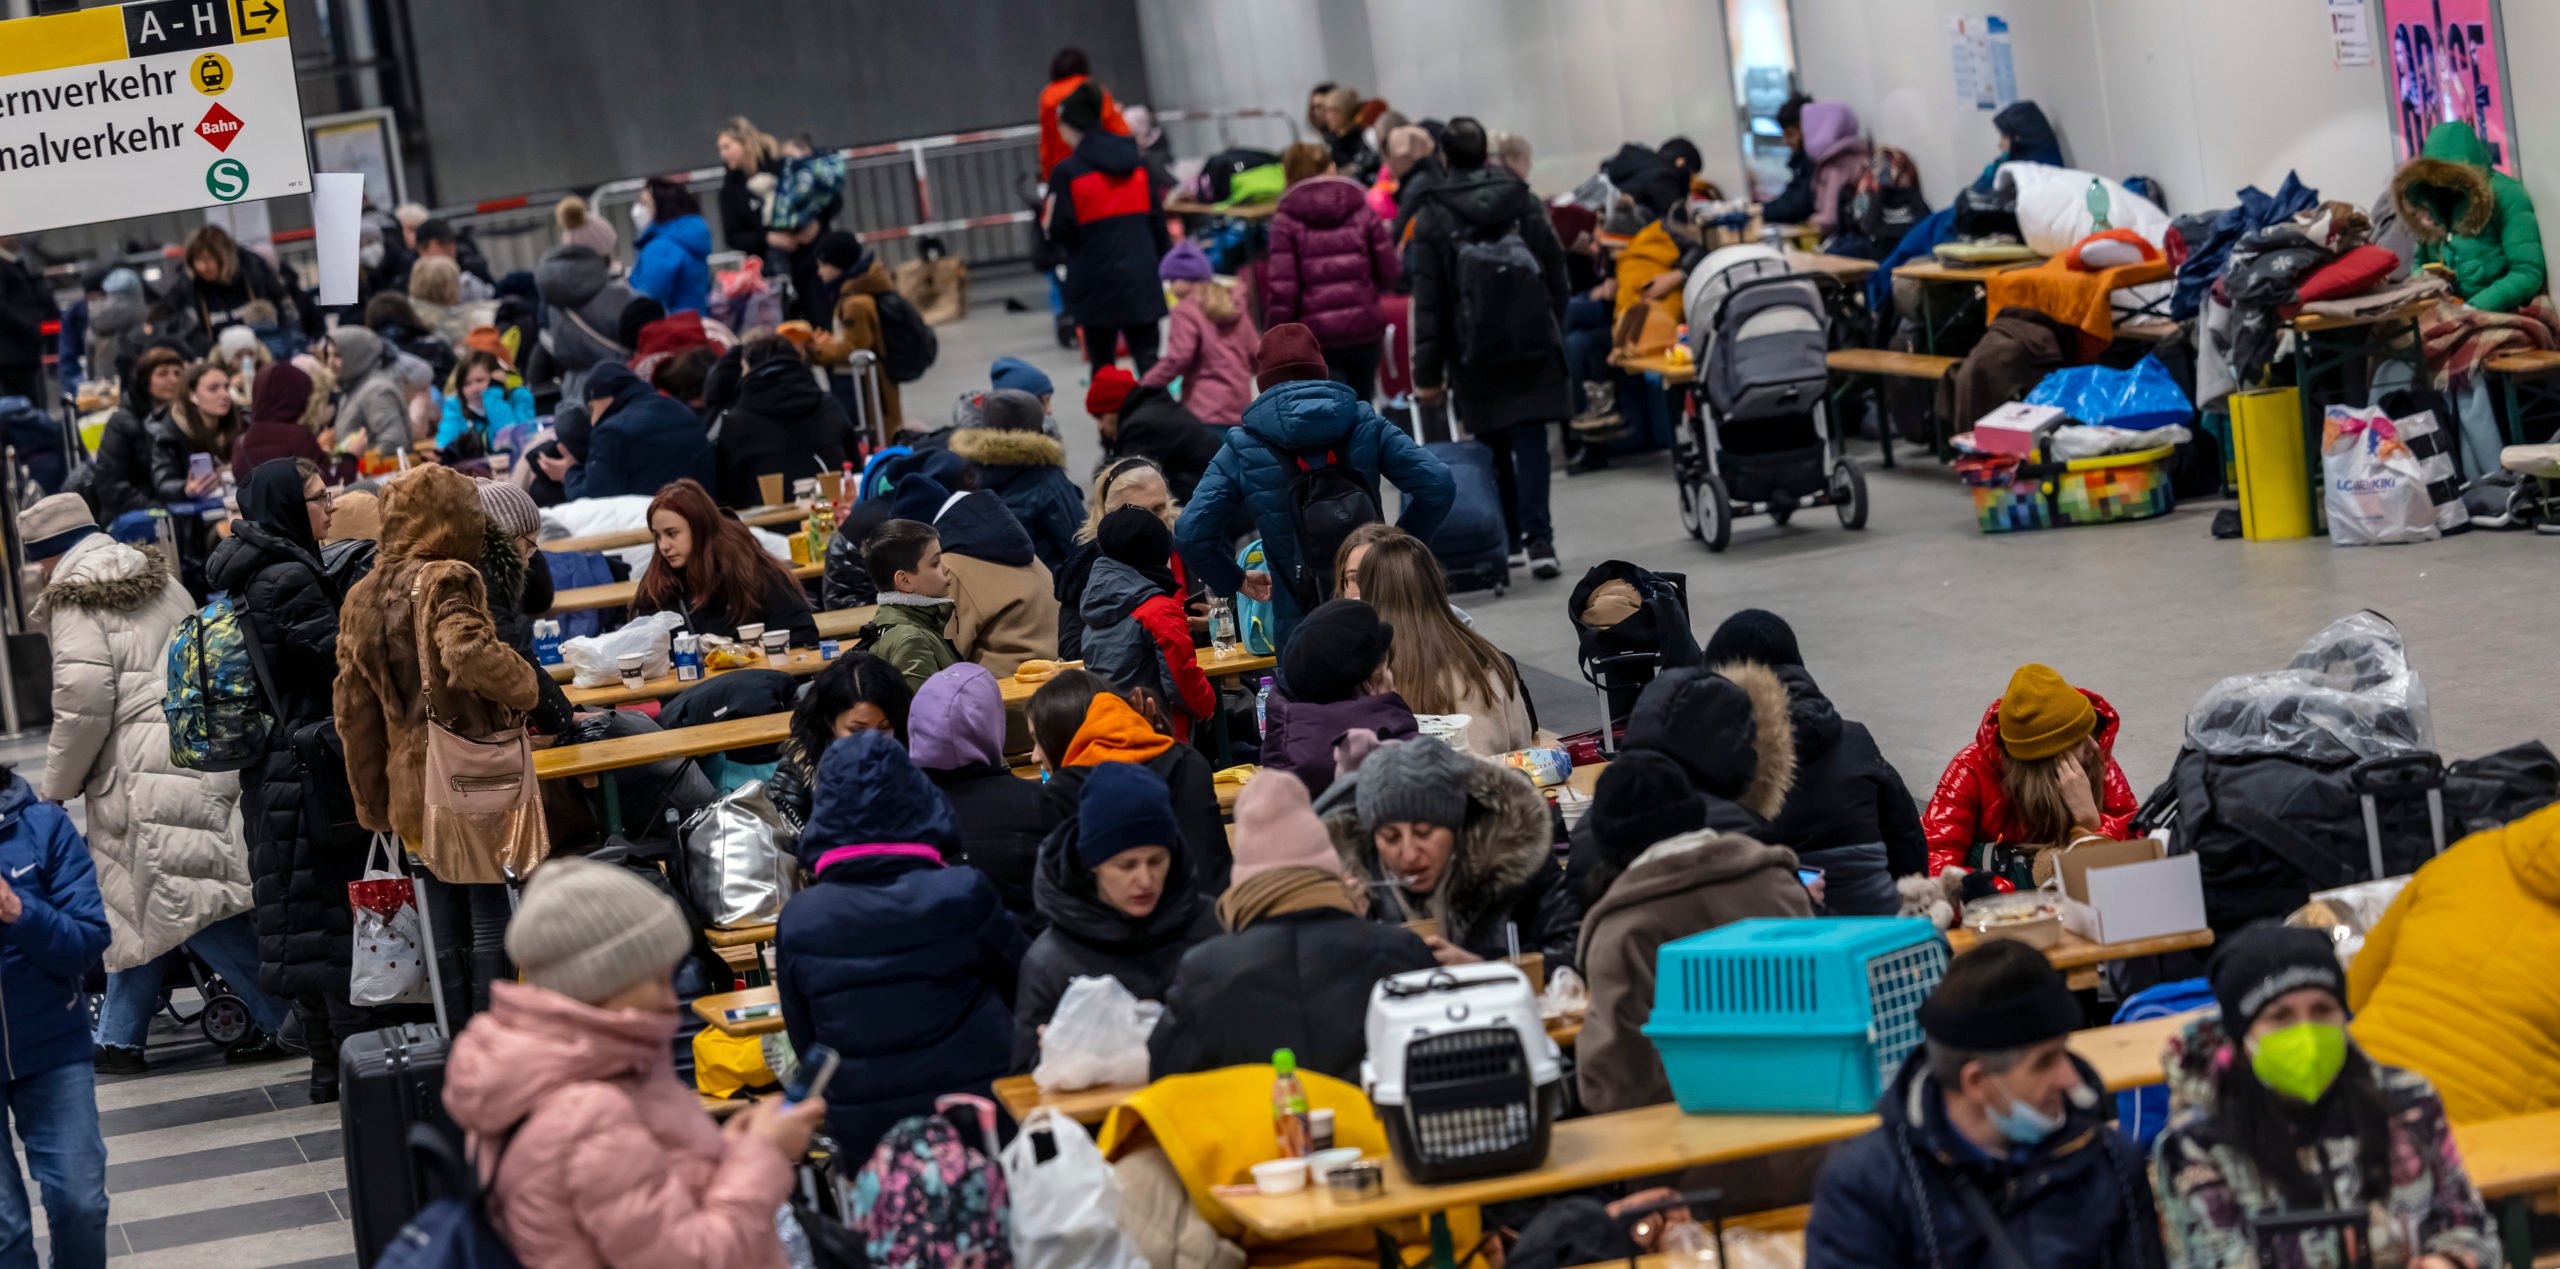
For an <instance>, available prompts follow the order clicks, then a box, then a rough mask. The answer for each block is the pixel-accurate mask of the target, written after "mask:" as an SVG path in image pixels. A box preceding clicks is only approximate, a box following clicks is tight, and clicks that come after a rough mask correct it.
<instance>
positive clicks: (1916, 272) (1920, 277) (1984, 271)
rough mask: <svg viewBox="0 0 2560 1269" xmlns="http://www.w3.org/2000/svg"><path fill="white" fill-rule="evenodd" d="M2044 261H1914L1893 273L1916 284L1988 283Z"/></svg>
mask: <svg viewBox="0 0 2560 1269" xmlns="http://www.w3.org/2000/svg"><path fill="white" fill-rule="evenodd" d="M2042 263H2044V261H2042V260H2008V261H2003V262H2001V263H1999V264H1948V263H1946V262H1944V261H1940V260H1914V261H1912V262H1911V263H1909V264H1906V265H1904V266H1902V267H1901V268H1899V269H1896V270H1894V271H1893V276H1895V277H1897V278H1910V279H1911V280H1913V281H1915V282H1986V281H1989V280H1990V279H1991V278H1992V277H1993V276H1994V275H1997V274H2001V273H2006V272H2008V271H2009V270H2011V269H2024V268H2031V267H2033V266H2035V265H2039V264H2042Z"/></svg>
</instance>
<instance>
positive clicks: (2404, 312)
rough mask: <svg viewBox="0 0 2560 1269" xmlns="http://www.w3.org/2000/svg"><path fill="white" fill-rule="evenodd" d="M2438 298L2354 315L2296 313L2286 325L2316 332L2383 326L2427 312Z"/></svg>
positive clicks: (2413, 301) (2414, 301) (2412, 301)
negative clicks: (2333, 315) (2336, 315)
mask: <svg viewBox="0 0 2560 1269" xmlns="http://www.w3.org/2000/svg"><path fill="white" fill-rule="evenodd" d="M2437 298H2438V297H2430V298H2427V299H2423V300H2411V301H2410V302H2408V303H2406V304H2403V305H2401V306H2399V307H2398V308H2392V309H2385V310H2383V311H2382V312H2379V313H2360V314H2357V315H2356V316H2354V317H2330V316H2327V315H2325V314H2321V313H2302V314H2298V315H2296V316H2295V317H2294V319H2293V320H2292V321H2290V322H2288V323H2286V325H2289V326H2291V327H2293V328H2294V329H2295V330H2304V331H2315V332H2316V331H2324V330H2353V329H2355V328H2356V327H2359V326H2382V325H2387V324H2390V323H2394V322H2405V321H2408V320H2409V319H2410V318H2413V317H2416V316H2417V315H2418V314H2420V313H2423V312H2426V311H2427V310H2428V309H2431V308H2434V307H2435V306H2436V302H2437Z"/></svg>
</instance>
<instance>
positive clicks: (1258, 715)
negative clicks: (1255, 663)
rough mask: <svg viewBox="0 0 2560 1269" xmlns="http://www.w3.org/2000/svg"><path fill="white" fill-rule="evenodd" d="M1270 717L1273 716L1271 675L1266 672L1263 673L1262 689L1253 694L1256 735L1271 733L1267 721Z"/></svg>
mask: <svg viewBox="0 0 2560 1269" xmlns="http://www.w3.org/2000/svg"><path fill="white" fill-rule="evenodd" d="M1270 717H1271V676H1270V675H1268V674H1265V675H1263V676H1262V687H1261V690H1259V691H1257V692H1255V693H1254V694H1253V734H1254V735H1256V736H1263V735H1268V734H1270V728H1269V725H1268V723H1267V721H1266V720H1268V719H1269V718H1270Z"/></svg>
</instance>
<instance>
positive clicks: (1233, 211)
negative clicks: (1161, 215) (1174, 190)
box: [1164, 198, 1280, 220]
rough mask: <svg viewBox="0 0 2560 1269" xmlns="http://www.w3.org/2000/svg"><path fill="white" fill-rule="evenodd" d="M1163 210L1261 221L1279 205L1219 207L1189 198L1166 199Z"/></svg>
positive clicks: (1261, 204) (1252, 204)
mask: <svg viewBox="0 0 2560 1269" xmlns="http://www.w3.org/2000/svg"><path fill="white" fill-rule="evenodd" d="M1164 209H1165V210H1166V211H1168V212H1171V213H1172V214H1174V215H1176V216H1233V217H1235V218H1236V219H1238V220H1263V219H1266V218H1268V217H1269V216H1270V215H1271V214H1272V213H1273V212H1276V211H1278V210H1280V204H1279V203H1278V202H1276V201H1275V202H1269V203H1245V204H1243V205H1241V206H1237V207H1220V206H1218V205H1216V204H1214V203H1203V202H1199V201H1197V200H1194V199H1189V198H1168V199H1166V200H1164Z"/></svg>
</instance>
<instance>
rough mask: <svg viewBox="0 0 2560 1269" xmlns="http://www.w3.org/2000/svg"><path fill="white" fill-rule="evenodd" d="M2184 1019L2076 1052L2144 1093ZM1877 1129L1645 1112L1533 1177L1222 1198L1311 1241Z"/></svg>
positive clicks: (1598, 1126)
mask: <svg viewBox="0 0 2560 1269" xmlns="http://www.w3.org/2000/svg"><path fill="white" fill-rule="evenodd" d="M2187 1021H2188V1017H2187V1016H2184V1015H2182V1016H2179V1017H2173V1018H2156V1019H2152V1020H2150V1021H2147V1022H2135V1023H2128V1024H2126V1025H2124V1026H2121V1027H2099V1028H2095V1029H2093V1030H2091V1031H2082V1032H2079V1033H2077V1034H2075V1035H2074V1036H2073V1037H2072V1041H2071V1046H2072V1050H2073V1051H2074V1052H2076V1053H2079V1054H2080V1055H2081V1056H2082V1057H2083V1058H2085V1059H2087V1060H2088V1062H2089V1064H2090V1065H2091V1066H2092V1067H2095V1068H2097V1071H2098V1075H2099V1078H2100V1079H2101V1080H2102V1081H2103V1082H2104V1083H2105V1084H2106V1086H2107V1089H2108V1091H2110V1092H2118V1091H2122V1090H2124V1089H2127V1088H2139V1087H2143V1086H2145V1085H2150V1084H2157V1083H2159V1082H2160V1081H2161V1079H2162V1078H2163V1077H2162V1074H2161V1070H2160V1047H2161V1046H2162V1045H2163V1044H2165V1043H2167V1041H2168V1038H2169V1037H2170V1036H2171V1035H2172V1034H2174V1033H2175V1032H2176V1031H2177V1030H2178V1028H2180V1027H2183V1026H2185V1025H2186V1023H2187ZM2104 1033H2119V1034H2104ZM2137 1055H2138V1056H2139V1060H2136V1057H2137ZM1875 1124H1876V1118H1875V1116H1873V1115H1684V1114H1682V1113H1681V1112H1680V1108H1679V1107H1677V1106H1673V1105H1668V1104H1666V1105H1661V1106H1646V1107H1643V1108H1640V1109H1637V1110H1622V1111H1615V1112H1612V1113H1610V1114H1605V1115H1592V1116H1589V1117H1587V1118H1583V1119H1572V1120H1566V1121H1564V1122H1562V1123H1559V1124H1557V1125H1556V1126H1555V1128H1554V1131H1553V1133H1552V1135H1551V1136H1550V1138H1549V1141H1548V1146H1547V1161H1546V1163H1545V1164H1544V1165H1542V1166H1540V1167H1538V1168H1536V1169H1533V1170H1531V1171H1528V1172H1518V1173H1513V1174H1511V1175H1509V1176H1497V1177H1484V1178H1481V1179H1478V1180H1473V1181H1459V1182H1453V1183H1451V1184H1447V1185H1420V1184H1416V1183H1415V1182H1413V1181H1412V1180H1410V1179H1409V1178H1407V1177H1406V1176H1405V1175H1404V1169H1403V1168H1401V1167H1398V1166H1397V1165H1396V1163H1395V1161H1394V1159H1392V1158H1389V1159H1388V1160H1386V1174H1387V1185H1386V1191H1385V1193H1383V1194H1381V1195H1379V1196H1378V1197H1376V1198H1373V1199H1368V1200H1366V1201H1363V1202H1358V1203H1336V1202H1334V1201H1333V1199H1332V1198H1331V1197H1330V1196H1329V1195H1326V1194H1322V1193H1319V1192H1317V1191H1314V1190H1306V1191H1301V1192H1299V1193H1297V1194H1291V1195H1285V1196H1282V1197H1279V1198H1265V1197H1262V1196H1261V1195H1236V1196H1229V1195H1224V1194H1221V1195H1218V1196H1217V1199H1218V1202H1220V1203H1222V1204H1224V1205H1225V1206H1226V1209H1227V1211H1228V1212H1229V1213H1230V1214H1232V1215H1233V1216H1234V1217H1235V1218H1236V1220H1237V1221H1239V1222H1241V1223H1242V1224H1243V1225H1244V1226H1245V1228H1247V1229H1250V1230H1252V1231H1253V1232H1254V1233H1255V1234H1257V1235H1259V1236H1261V1237H1263V1238H1267V1239H1289V1238H1304V1237H1308V1236H1310V1235H1314V1234H1323V1233H1331V1232H1334V1231H1338V1230H1351V1229H1363V1228H1368V1227H1371V1226H1375V1225H1382V1224H1386V1223H1389V1222H1392V1221H1396V1220H1400V1219H1404V1218H1408V1217H1418V1216H1426V1215H1428V1214H1430V1213H1432V1212H1439V1211H1447V1210H1449V1209H1451V1208H1460V1207H1476V1206H1480V1205H1482V1204H1486V1203H1500V1202H1507V1201H1509V1200H1512V1199H1520V1198H1533V1197H1537V1196H1539V1195H1545V1194H1557V1193H1562V1192H1564V1191H1566V1190H1578V1189H1582V1188H1584V1187H1586V1186H1594V1185H1606V1184H1608V1183H1610V1182H1612V1181H1624V1180H1629V1179H1631V1178H1634V1177H1640V1176H1654V1175H1658V1174H1661V1173H1665V1172H1678V1171H1682V1170H1684V1169H1688V1168H1693V1167H1697V1166H1700V1165H1702V1164H1709V1163H1721V1162H1725V1161H1727V1160H1733V1159H1755V1158H1760V1157H1763V1156H1766V1155H1772V1154H1777V1153H1779V1152H1781V1151H1786V1150H1796V1149H1802V1148H1804V1147H1807V1146H1821V1145H1829V1144H1831V1143H1832V1142H1836V1141H1845V1140H1847V1139H1849V1138H1851V1137H1854V1136H1857V1135H1858V1134H1860V1133H1862V1132H1865V1131H1867V1130H1868V1129H1870V1128H1873V1127H1874V1126H1875Z"/></svg>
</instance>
